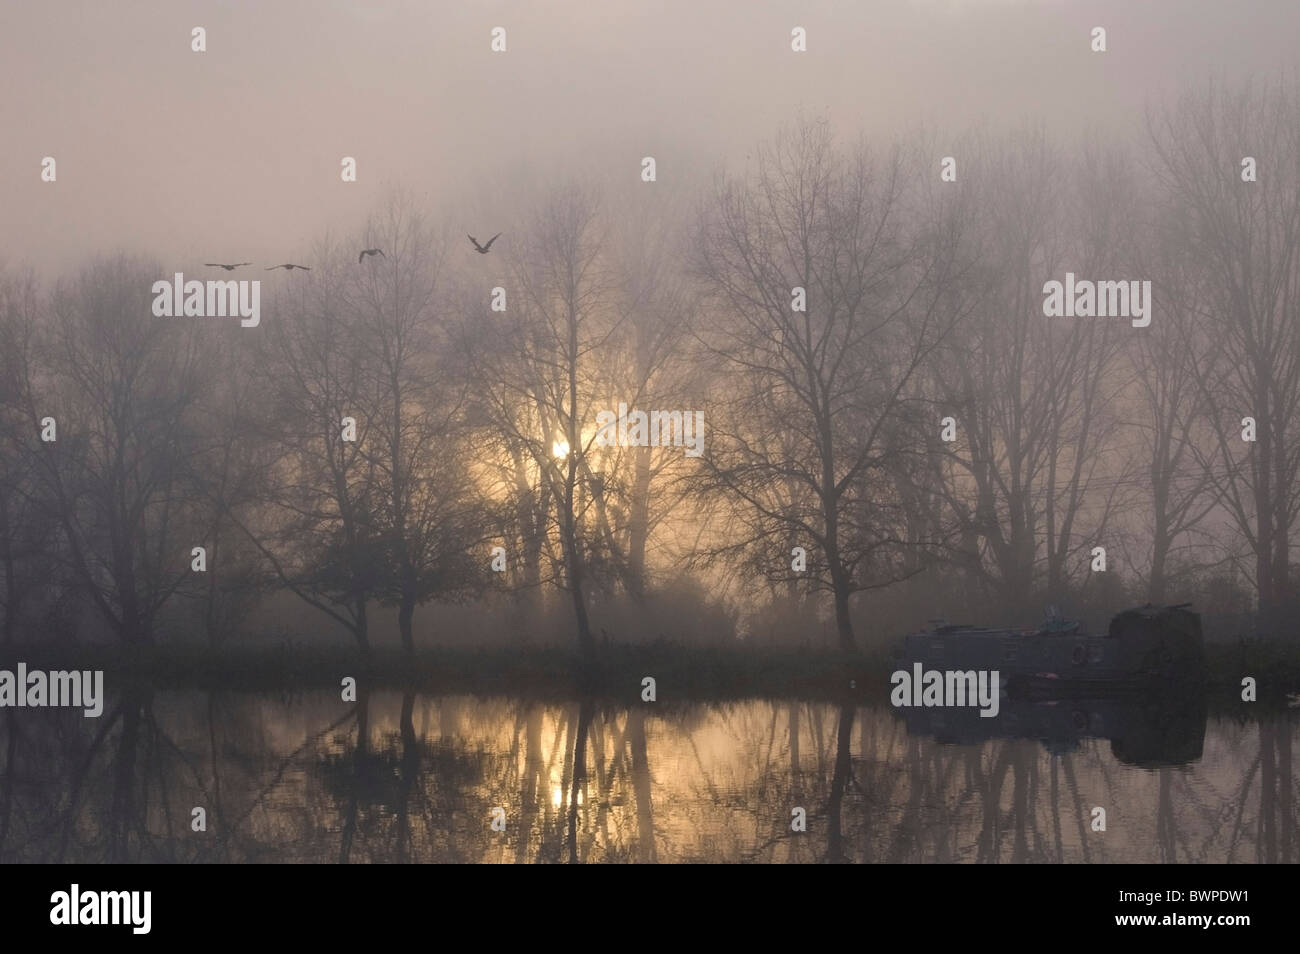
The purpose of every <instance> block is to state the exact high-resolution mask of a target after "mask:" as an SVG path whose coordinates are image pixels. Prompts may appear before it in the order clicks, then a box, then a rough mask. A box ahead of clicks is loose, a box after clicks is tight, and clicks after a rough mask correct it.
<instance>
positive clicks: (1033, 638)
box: [895, 603, 1205, 695]
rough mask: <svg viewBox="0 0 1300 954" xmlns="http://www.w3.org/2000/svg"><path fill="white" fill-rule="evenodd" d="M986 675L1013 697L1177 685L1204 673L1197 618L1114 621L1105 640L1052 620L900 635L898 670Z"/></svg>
mask: <svg viewBox="0 0 1300 954" xmlns="http://www.w3.org/2000/svg"><path fill="white" fill-rule="evenodd" d="M915 663H921V664H922V665H923V666H924V667H925V668H926V669H932V670H948V671H969V670H976V671H980V670H987V671H997V672H998V673H999V674H1000V683H1001V685H1002V687H1003V688H1004V689H1005V690H1006V691H1007V692H1008V693H1009V694H1012V695H1016V694H1029V693H1057V692H1068V693H1071V694H1074V693H1078V692H1085V693H1087V692H1098V691H1100V692H1110V691H1115V690H1120V689H1130V688H1131V689H1138V688H1147V687H1151V686H1161V685H1165V686H1169V685H1180V684H1184V683H1187V682H1189V681H1191V680H1196V679H1199V678H1200V676H1201V674H1202V673H1203V672H1204V666H1205V644H1204V639H1203V637H1202V635H1201V620H1200V616H1198V615H1197V614H1196V613H1195V612H1193V611H1192V609H1191V604H1190V603H1182V604H1178V605H1176V606H1153V605H1151V604H1147V605H1145V606H1140V607H1135V608H1133V609H1129V610H1125V611H1123V612H1121V613H1118V614H1116V615H1115V617H1114V618H1113V619H1111V621H1110V626H1109V627H1108V629H1107V632H1106V633H1104V634H1089V633H1087V632H1085V631H1084V628H1083V627H1082V625H1081V624H1079V623H1078V622H1075V621H1070V620H1064V619H1061V618H1059V617H1052V618H1049V620H1048V621H1047V622H1046V623H1044V624H1043V625H1042V626H1040V627H1038V628H1037V629H1033V630H1017V629H991V628H985V627H979V626H965V625H959V626H951V625H942V626H936V627H935V628H933V629H930V630H926V631H923V632H919V633H912V634H910V635H908V636H905V637H903V640H902V646H901V651H900V653H899V657H898V660H897V663H896V667H895V668H896V669H905V668H910V667H912V666H913V665H914V664H915Z"/></svg>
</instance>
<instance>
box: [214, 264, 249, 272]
mask: <svg viewBox="0 0 1300 954" xmlns="http://www.w3.org/2000/svg"><path fill="white" fill-rule="evenodd" d="M203 264H204V265H209V266H211V267H212V268H224V269H225V270H226V271H228V272H233V271H234V270H235V269H237V268H238V267H239V266H240V265H252V264H253V263H252V262H235V264H233V265H227V264H225V263H224V262H204V263H203Z"/></svg>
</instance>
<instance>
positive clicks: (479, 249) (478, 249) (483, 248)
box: [469, 232, 501, 255]
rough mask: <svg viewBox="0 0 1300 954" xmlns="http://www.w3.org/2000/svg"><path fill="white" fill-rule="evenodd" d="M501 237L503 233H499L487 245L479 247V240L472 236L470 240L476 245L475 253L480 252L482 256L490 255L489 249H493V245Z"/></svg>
mask: <svg viewBox="0 0 1300 954" xmlns="http://www.w3.org/2000/svg"><path fill="white" fill-rule="evenodd" d="M500 237H501V233H500V232H498V233H497V234H496V235H494V236H492V237H491V238H490V239H488V243H487V244H486V245H479V244H478V239H476V238H475V237H474V236H472V235H471V236H470V237H469V240H470V241H471V242H473V243H474V251H476V252H478V253H479V254H480V255H486V254H487V253H488V249H490V248H492V243H493V242H495V241H496V240H497V239H499V238H500Z"/></svg>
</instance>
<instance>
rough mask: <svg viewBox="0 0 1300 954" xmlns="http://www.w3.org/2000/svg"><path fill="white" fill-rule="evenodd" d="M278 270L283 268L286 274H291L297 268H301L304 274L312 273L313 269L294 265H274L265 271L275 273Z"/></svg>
mask: <svg viewBox="0 0 1300 954" xmlns="http://www.w3.org/2000/svg"><path fill="white" fill-rule="evenodd" d="M277 268H283V269H284V270H285V271H286V272H291V271H293V270H294V269H295V268H301V269H302V270H303V271H304V272H310V271H311V269H310V268H308V267H307V266H306V265H292V264H284V265H272V266H271V267H270V268H268V269H265V271H268V272H273V271H275V270H276V269H277Z"/></svg>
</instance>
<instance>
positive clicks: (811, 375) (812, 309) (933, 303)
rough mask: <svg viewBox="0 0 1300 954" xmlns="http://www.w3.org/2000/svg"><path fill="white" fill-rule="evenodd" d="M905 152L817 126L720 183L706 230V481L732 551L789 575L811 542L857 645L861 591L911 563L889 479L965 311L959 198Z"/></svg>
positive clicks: (841, 626)
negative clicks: (935, 201)
mask: <svg viewBox="0 0 1300 954" xmlns="http://www.w3.org/2000/svg"><path fill="white" fill-rule="evenodd" d="M910 159H911V157H910V156H909V155H908V154H907V153H906V152H905V151H904V150H903V149H901V148H895V149H894V150H893V151H892V152H890V153H888V154H885V155H880V154H877V153H875V152H873V151H871V150H869V149H868V148H866V146H865V145H863V146H859V147H858V148H857V149H855V150H853V151H850V152H847V153H844V152H841V151H839V150H837V148H836V146H835V143H834V142H833V137H832V134H831V131H830V129H829V127H828V125H827V124H826V123H824V122H808V121H805V122H803V123H801V124H800V125H798V126H797V127H795V128H793V129H791V130H787V131H785V132H783V133H782V134H780V135H779V136H778V137H777V139H776V140H775V142H774V143H773V144H772V145H771V146H770V147H765V148H763V149H761V150H760V151H759V153H758V156H757V163H758V164H757V172H756V173H754V174H753V175H751V176H748V177H746V178H742V179H735V178H722V179H720V180H719V182H718V183H717V186H716V189H715V192H714V195H713V197H712V200H711V202H710V206H709V209H708V212H707V213H706V215H705V217H704V219H703V222H702V226H701V229H700V233H699V238H698V254H699V260H698V269H699V274H700V277H701V279H702V280H703V282H704V284H705V286H706V288H707V289H708V290H709V292H710V294H711V297H712V302H713V304H714V309H713V311H712V313H711V314H710V315H709V318H708V323H709V324H710V325H712V326H714V328H715V329H716V331H714V332H711V333H709V334H705V335H702V339H701V340H702V343H703V351H704V357H703V359H704V360H708V361H711V362H717V364H718V366H719V370H720V374H719V376H718V379H717V392H716V397H715V398H714V400H713V402H712V403H711V404H710V407H711V409H712V410H711V426H710V434H709V445H708V452H707V453H706V455H705V457H704V461H705V475H704V477H703V478H702V479H701V482H700V487H701V489H702V490H703V491H704V492H706V493H712V494H721V495H723V496H725V497H726V498H728V499H730V500H731V501H732V503H733V506H734V507H735V508H737V512H738V513H739V514H741V515H742V516H741V517H740V522H739V524H733V525H732V526H731V527H730V528H729V529H731V530H733V531H740V530H742V529H743V537H741V538H739V540H737V541H733V542H730V543H728V544H725V545H724V546H725V548H726V549H728V550H729V551H730V552H732V553H733V554H740V553H745V554H749V558H750V559H755V560H757V562H758V563H759V564H760V565H766V566H769V567H773V568H776V570H777V572H780V573H785V572H786V570H785V569H784V567H786V566H788V565H789V562H790V556H789V554H790V552H791V549H792V548H793V547H794V546H796V545H802V546H805V547H806V549H807V550H808V553H809V563H808V578H809V579H810V580H811V582H812V584H813V585H814V586H816V587H818V588H820V589H823V590H825V591H828V592H829V593H830V594H831V597H832V599H833V602H834V607H835V619H836V628H837V632H838V635H839V642H840V646H841V648H843V649H845V650H851V649H853V648H854V646H855V640H854V631H853V624H852V622H851V619H850V612H849V601H850V597H851V596H852V595H853V594H854V593H856V592H860V591H863V590H868V589H872V588H878V587H882V586H887V585H889V584H891V583H893V582H896V581H897V580H898V579H899V578H900V577H901V576H903V575H905V574H906V571H902V570H901V567H900V564H899V562H898V553H899V550H900V548H901V547H902V546H903V543H904V531H903V530H901V529H900V524H899V519H900V517H901V507H900V506H899V503H898V501H897V499H896V498H895V497H894V496H893V490H894V488H895V485H894V483H893V481H892V480H891V478H890V474H891V470H892V469H893V468H894V467H895V466H896V465H898V464H899V463H900V462H901V460H902V458H903V456H904V454H905V452H906V448H907V446H908V445H909V443H910V437H911V435H910V428H909V427H908V422H909V420H910V418H911V417H912V415H911V414H910V413H908V409H909V408H910V407H911V406H912V405H913V404H914V403H915V402H916V401H917V400H918V399H919V396H920V395H919V390H918V385H919V377H920V373H921V369H922V368H923V365H924V363H925V361H926V360H927V358H928V357H929V356H930V355H931V354H932V353H933V352H934V350H935V348H936V347H937V346H938V345H939V344H940V342H942V341H943V339H944V337H945V336H946V335H947V333H948V332H949V331H950V330H951V328H952V326H953V324H954V323H955V322H956V321H957V320H958V319H959V318H960V316H961V311H960V309H958V310H956V311H954V310H950V308H949V307H945V306H950V305H951V304H952V302H951V301H947V302H945V300H944V292H945V290H948V289H949V288H950V287H951V285H952V283H953V282H954V281H956V280H957V278H958V277H959V275H958V272H959V271H960V269H961V267H962V266H961V265H960V262H959V259H958V255H957V252H958V249H959V247H960V241H959V240H960V236H961V233H962V230H963V229H964V228H965V223H964V221H963V219H962V214H961V212H960V209H961V203H959V202H958V203H952V204H951V205H948V204H945V203H940V204H939V205H938V208H937V211H936V209H935V208H931V207H930V206H929V205H928V204H927V202H926V201H925V199H926V198H927V195H926V194H925V193H924V192H923V191H918V190H916V189H913V188H910V187H909V186H910V183H914V182H915V181H916V180H915V178H913V177H912V176H913V173H914V172H915V167H914V166H912V165H911V162H910ZM801 294H802V296H803V300H800V296H801ZM797 306H802V307H797Z"/></svg>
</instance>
